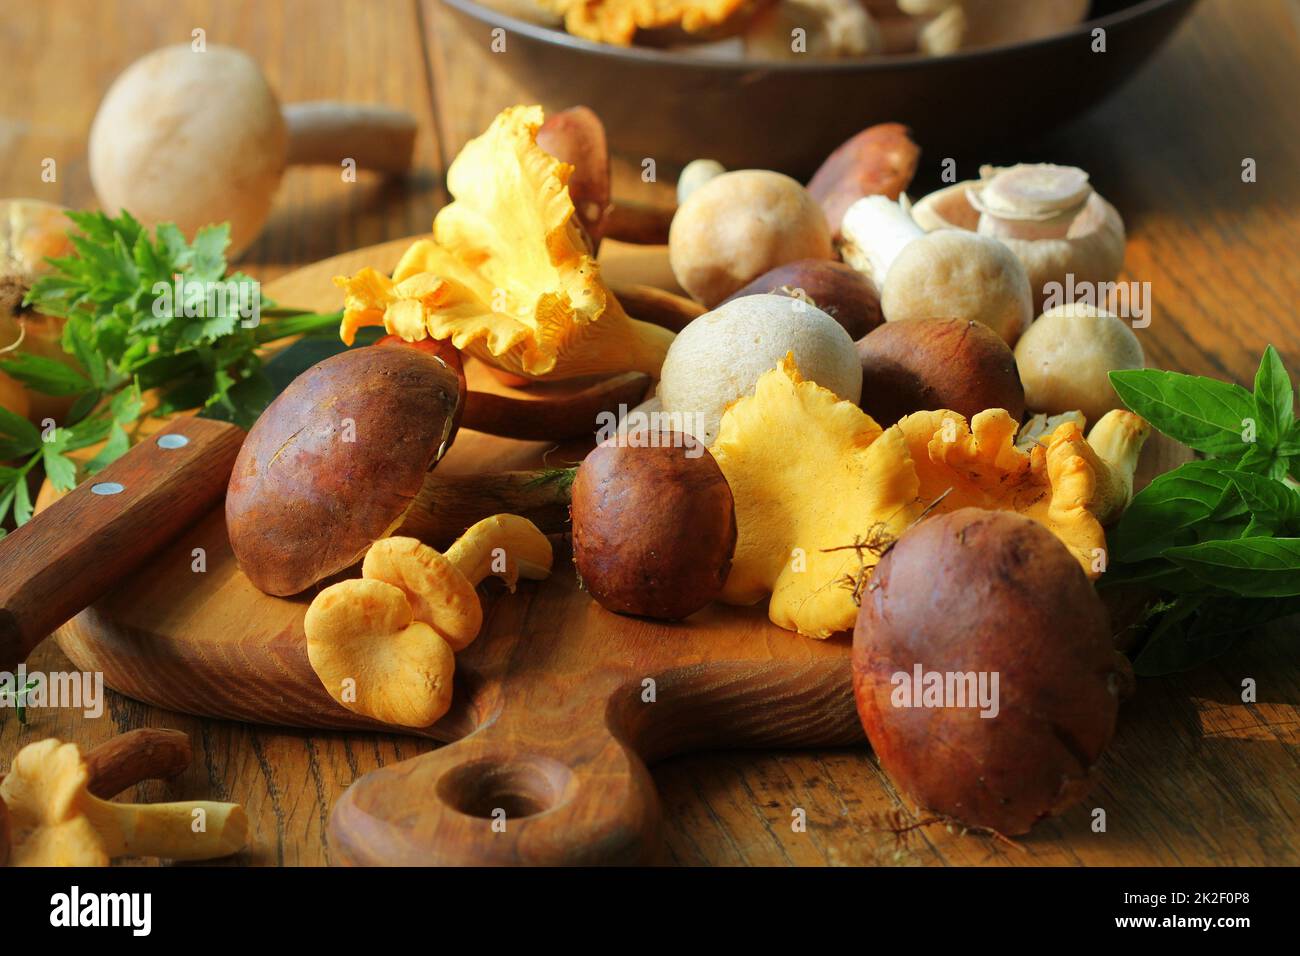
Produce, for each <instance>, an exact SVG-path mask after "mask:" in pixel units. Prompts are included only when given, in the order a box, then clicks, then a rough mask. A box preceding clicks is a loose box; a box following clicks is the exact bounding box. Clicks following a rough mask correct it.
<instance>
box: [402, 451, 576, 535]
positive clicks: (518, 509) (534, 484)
mask: <svg viewBox="0 0 1300 956" xmlns="http://www.w3.org/2000/svg"><path fill="white" fill-rule="evenodd" d="M573 474H574V469H568V468H562V469H552V470H549V471H540V470H539V471H502V472H497V473H495V474H487V475H454V474H445V473H443V472H442V471H433V472H430V473H429V475H428V477H427V478H425V480H424V485H423V487H421V488H420V493H419V494H418V495H416V497H415V500H414V501H412V502H411V506H410V508H408V509H407V512H406V517H405V518H404V519H403V520H402V523H401V524H400V525H399V526H398V529H397V531H396V532H395V533H396V534H402V535H406V536H407V537H411V538H419V539H420V540H421V541H423V542H425V543H427V544H432V545H434V546H435V547H445V546H446V545H447V544H449V543H451V542H452V541H454V540H456V539H457V538H459V537H460V536H461V535H462V534H464V533H465V532H466V530H467V529H468V528H469V527H470V526H471V525H473V524H474V523H476V522H478V521H480V520H482V519H483V518H487V517H490V516H492V515H495V514H501V513H508V514H512V515H520V516H522V517H524V518H527V519H528V520H529V521H531V522H532V523H533V524H534V525H536V526H537V527H538V528H539V529H540V530H541V531H542V532H543V533H544V534H555V533H558V532H561V531H565V530H567V527H568V521H569V490H570V487H571V486H572V484H573Z"/></svg>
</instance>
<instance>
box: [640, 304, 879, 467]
mask: <svg viewBox="0 0 1300 956" xmlns="http://www.w3.org/2000/svg"><path fill="white" fill-rule="evenodd" d="M790 352H793V353H794V359H795V362H796V364H797V365H798V366H799V369H800V371H801V372H802V374H803V375H804V377H805V378H807V379H809V380H811V381H813V382H816V383H817V384H818V385H821V386H822V387H823V388H826V389H829V390H830V391H832V392H834V393H835V395H837V396H838V397H840V398H842V399H845V400H847V401H850V402H853V403H855V404H856V403H857V401H858V399H860V398H861V397H862V364H861V362H860V361H859V359H858V353H857V350H856V349H855V348H854V345H853V339H852V338H850V336H849V334H848V332H846V331H844V327H843V326H841V325H840V324H839V323H838V322H836V321H835V320H834V319H832V318H831V317H830V316H829V315H827V314H826V313H825V312H823V311H822V310H821V309H818V308H816V307H814V306H811V305H808V304H807V303H806V302H803V301H801V300H799V299H793V298H790V297H788V296H783V295H770V294H764V295H751V296H746V297H744V298H742V299H733V300H732V301H730V302H728V303H726V304H725V305H721V306H719V307H718V308H716V309H714V310H713V311H712V312H706V313H705V314H704V315H701V316H700V317H699V318H697V319H695V320H694V321H692V322H691V323H690V324H689V325H687V326H686V328H684V329H682V331H681V332H680V333H678V335H677V338H676V339H675V340H674V341H673V344H672V346H671V347H670V348H669V349H668V357H667V358H666V359H664V366H663V371H662V372H661V373H660V375H661V377H660V381H659V391H658V393H657V394H658V398H659V400H660V402H661V403H662V406H663V410H664V411H665V412H671V413H678V414H681V415H683V416H692V415H696V414H698V415H699V416H701V418H700V420H699V423H698V426H697V423H696V421H694V420H689V419H688V420H686V421H682V422H681V423H678V424H674V426H673V427H675V428H684V429H685V430H686V431H688V432H690V431H691V429H692V428H696V427H699V426H702V427H700V430H701V431H702V432H703V434H698V435H696V436H695V437H696V438H698V439H700V440H701V441H703V442H704V444H705V445H706V446H708V445H711V444H712V443H713V440H714V438H716V437H717V434H718V423H719V421H720V420H721V419H722V413H723V411H725V410H726V408H727V406H728V405H730V404H731V403H732V402H734V401H736V400H737V399H739V398H742V397H744V396H745V395H748V394H750V393H751V392H753V390H754V384H755V383H756V382H757V381H758V379H759V377H760V376H761V375H763V373H765V372H768V371H770V370H771V369H774V368H776V367H777V366H778V365H780V364H781V361H782V359H784V358H785V356H786V354H787V353H790Z"/></svg>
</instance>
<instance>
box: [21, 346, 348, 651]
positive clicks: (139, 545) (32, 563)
mask: <svg viewBox="0 0 1300 956" xmlns="http://www.w3.org/2000/svg"><path fill="white" fill-rule="evenodd" d="M344 348H346V346H344V345H343V343H342V342H340V341H339V340H338V339H337V337H334V336H329V337H326V336H313V337H305V338H302V339H299V340H298V341H297V342H295V343H294V344H292V345H290V346H288V347H287V348H285V349H283V350H281V351H280V352H278V353H276V355H275V356H273V357H272V358H271V359H269V360H268V361H267V362H266V364H265V366H264V370H265V372H266V375H267V378H268V379H270V381H271V395H272V397H274V396H275V395H279V394H280V392H282V391H284V389H285V388H286V387H287V386H288V384H289V383H290V382H291V381H293V380H294V378H296V377H297V376H298V375H299V374H300V373H302V372H304V371H306V370H307V369H308V368H310V367H311V366H312V365H315V364H316V363H317V362H319V361H321V360H322V359H325V358H328V357H329V356H330V355H333V354H335V353H337V352H341V351H343V349H344ZM207 414H208V413H200V414H199V415H195V416H183V417H180V418H177V419H175V420H174V421H172V422H171V423H169V424H168V425H167V427H166V428H164V429H163V430H162V431H161V432H159V433H158V434H156V435H154V436H152V437H151V438H149V439H147V440H146V441H143V442H141V443H140V444H138V445H136V446H135V447H134V448H132V449H131V450H130V451H128V452H127V453H126V454H125V455H123V456H122V457H121V458H119V459H118V460H117V461H115V462H113V463H112V464H111V465H109V466H108V467H107V468H105V469H104V470H103V471H101V472H100V473H99V474H97V475H95V476H94V477H92V478H89V479H87V480H85V481H83V482H82V483H81V484H80V485H78V486H77V487H76V488H74V489H73V490H72V491H70V492H68V494H66V495H64V496H63V497H62V498H60V499H59V500H58V501H57V502H55V503H54V504H53V505H51V506H50V507H49V508H46V509H45V510H44V511H42V512H41V513H40V514H38V515H36V516H34V517H33V518H32V519H31V520H30V521H28V522H27V523H26V524H25V525H23V526H22V527H20V528H18V529H17V530H15V531H13V532H12V533H11V534H9V535H7V536H6V537H5V538H3V539H0V671H12V670H13V669H14V668H15V667H16V666H17V665H18V664H19V662H21V661H24V660H26V659H27V656H28V655H29V654H30V653H31V652H32V650H33V649H34V648H35V647H36V645H37V644H39V643H40V642H41V641H43V640H44V639H45V637H46V636H47V635H49V634H50V633H52V632H53V631H54V630H56V629H57V628H58V627H59V626H61V625H62V624H63V623H64V622H66V621H68V620H69V619H70V618H72V617H73V616H75V615H76V614H77V613H79V612H80V611H81V610H82V609H83V608H86V607H88V606H89V605H91V604H93V603H94V602H95V601H96V600H97V599H98V598H100V597H101V596H103V595H104V594H106V593H107V592H108V591H110V590H111V589H112V587H113V585H115V584H116V583H117V582H119V581H122V580H125V579H126V578H127V577H129V576H130V575H132V574H134V573H135V572H136V571H138V570H140V569H141V568H142V567H143V566H144V565H145V563H146V562H147V561H148V560H149V558H150V557H152V556H153V555H154V554H156V553H157V552H158V551H159V550H160V549H161V548H162V547H163V546H164V545H165V544H167V543H168V542H169V541H172V540H174V539H175V537H176V536H177V535H178V534H180V533H181V531H183V530H184V529H185V528H187V527H188V526H189V525H191V524H193V523H194V522H195V521H197V520H198V519H199V518H201V517H202V516H203V515H205V514H207V513H208V512H209V511H210V510H211V509H212V508H213V507H215V506H216V505H217V503H218V502H220V501H221V499H222V497H223V496H224V495H225V493H226V486H227V484H228V483H229V481H230V473H231V471H232V470H233V469H234V467H235V458H236V456H237V455H238V454H239V448H240V446H241V445H242V444H243V443H244V436H245V435H246V434H247V432H245V431H244V430H243V429H242V428H240V427H238V426H237V425H232V424H231V423H229V422H225V421H219V420H217V419H216V418H212V417H207ZM213 414H215V412H214V413H213Z"/></svg>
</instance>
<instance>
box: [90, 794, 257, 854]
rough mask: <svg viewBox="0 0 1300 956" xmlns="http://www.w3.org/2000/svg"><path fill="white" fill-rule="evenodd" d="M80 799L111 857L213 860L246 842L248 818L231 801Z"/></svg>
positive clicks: (235, 849) (241, 808)
mask: <svg viewBox="0 0 1300 956" xmlns="http://www.w3.org/2000/svg"><path fill="white" fill-rule="evenodd" d="M85 799H86V802H87V807H86V816H87V818H89V819H90V820H91V822H92V824H93V825H94V827H95V829H96V830H97V831H98V832H99V834H100V836H101V839H102V840H103V843H104V848H105V850H106V851H107V852H108V855H109V856H110V857H119V856H155V857H160V858H162V859H167V860H213V859H216V858H217V857H222V856H229V855H230V854H232V853H237V852H239V850H240V849H241V848H242V847H243V846H244V844H245V843H246V842H248V817H247V815H246V814H245V813H244V808H243V807H241V806H239V804H236V803H213V802H211V801H207V800H200V801H196V802H193V803H149V804H129V803H109V802H108V801H106V800H100V799H98V798H96V797H90V796H88V797H86V798H85ZM196 811H201V812H196Z"/></svg>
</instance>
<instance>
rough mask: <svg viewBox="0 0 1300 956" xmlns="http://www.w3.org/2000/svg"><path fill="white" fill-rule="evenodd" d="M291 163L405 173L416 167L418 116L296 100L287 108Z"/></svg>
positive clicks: (332, 103) (370, 106)
mask: <svg viewBox="0 0 1300 956" xmlns="http://www.w3.org/2000/svg"><path fill="white" fill-rule="evenodd" d="M283 112H284V122H285V125H286V126H287V127H288V131H289V147H288V162H289V164H290V165H314V166H322V165H330V166H335V165H338V164H339V163H340V162H342V161H343V160H345V159H351V160H352V161H353V162H354V163H356V165H357V166H359V167H360V168H361V169H373V170H376V171H378V172H383V173H402V172H405V171H406V170H408V169H410V168H411V155H412V153H413V151H414V150H415V136H416V122H415V117H413V116H412V115H411V114H410V113H407V112H406V111H405V110H395V109H392V108H390V107H387V106H375V105H369V104H366V105H362V104H355V103H335V102H318V103H291V104H289V105H288V106H286V107H284V110H283Z"/></svg>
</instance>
